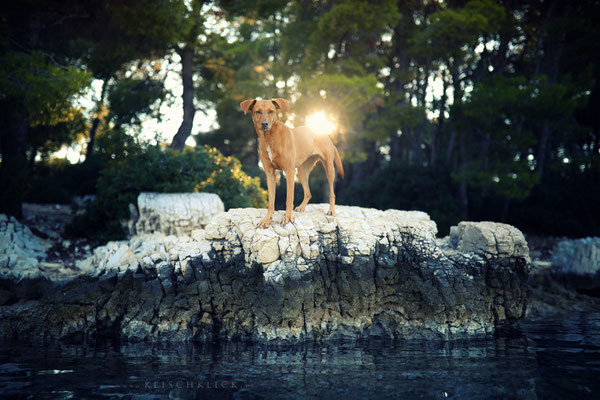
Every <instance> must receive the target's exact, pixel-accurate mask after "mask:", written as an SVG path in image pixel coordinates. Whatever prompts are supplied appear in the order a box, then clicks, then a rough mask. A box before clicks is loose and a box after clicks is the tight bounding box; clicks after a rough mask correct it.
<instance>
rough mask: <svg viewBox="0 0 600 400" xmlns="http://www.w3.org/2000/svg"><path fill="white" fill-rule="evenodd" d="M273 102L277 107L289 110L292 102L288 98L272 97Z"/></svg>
mask: <svg viewBox="0 0 600 400" xmlns="http://www.w3.org/2000/svg"><path fill="white" fill-rule="evenodd" d="M271 102H272V103H273V104H275V108H277V109H280V110H281V111H289V109H290V103H289V102H288V101H287V100H286V99H282V98H279V99H271Z"/></svg>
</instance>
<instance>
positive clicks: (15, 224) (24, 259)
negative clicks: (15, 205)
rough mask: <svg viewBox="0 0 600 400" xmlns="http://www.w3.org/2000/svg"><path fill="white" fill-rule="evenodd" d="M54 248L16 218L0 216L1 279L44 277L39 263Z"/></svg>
mask: <svg viewBox="0 0 600 400" xmlns="http://www.w3.org/2000/svg"><path fill="white" fill-rule="evenodd" d="M50 247H52V243H51V242H50V241H49V240H44V239H42V238H40V237H38V236H36V235H34V234H33V233H32V232H31V229H29V228H28V227H27V226H26V225H23V224H22V223H20V222H19V221H17V220H16V219H15V218H14V217H7V216H6V215H4V214H0V279H10V280H20V279H23V278H28V279H35V278H40V277H43V276H44V274H43V272H42V271H41V270H40V269H39V267H38V263H39V261H40V260H42V259H44V258H46V252H47V251H48V249H50Z"/></svg>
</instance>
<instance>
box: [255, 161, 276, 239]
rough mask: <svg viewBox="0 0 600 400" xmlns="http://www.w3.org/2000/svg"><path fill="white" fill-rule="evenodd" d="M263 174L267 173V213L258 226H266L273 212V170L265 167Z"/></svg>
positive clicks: (269, 222)
mask: <svg viewBox="0 0 600 400" xmlns="http://www.w3.org/2000/svg"><path fill="white" fill-rule="evenodd" d="M265 174H266V175H267V192H268V198H269V207H268V208H267V215H266V216H265V217H264V218H263V219H262V220H261V221H260V222H259V223H258V227H259V228H266V227H268V226H269V225H270V224H271V219H272V218H273V213H274V212H275V170H274V169H273V168H265Z"/></svg>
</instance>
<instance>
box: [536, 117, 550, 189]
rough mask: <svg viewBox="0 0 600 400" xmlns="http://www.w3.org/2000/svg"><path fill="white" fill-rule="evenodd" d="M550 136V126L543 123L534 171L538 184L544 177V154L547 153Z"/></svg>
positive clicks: (545, 122)
mask: <svg viewBox="0 0 600 400" xmlns="http://www.w3.org/2000/svg"><path fill="white" fill-rule="evenodd" d="M551 134H552V130H551V129H550V124H549V123H548V122H547V121H544V122H543V123H542V129H541V132H540V142H539V145H538V148H537V155H536V169H537V173H538V176H539V177H540V182H541V181H542V178H543V176H544V168H545V167H546V154H547V153H548V142H549V141H550V135H551Z"/></svg>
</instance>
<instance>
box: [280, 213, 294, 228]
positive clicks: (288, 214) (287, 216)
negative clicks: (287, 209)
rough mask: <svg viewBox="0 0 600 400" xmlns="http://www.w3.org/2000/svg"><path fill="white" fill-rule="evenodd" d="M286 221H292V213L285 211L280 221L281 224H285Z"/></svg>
mask: <svg viewBox="0 0 600 400" xmlns="http://www.w3.org/2000/svg"><path fill="white" fill-rule="evenodd" d="M288 222H294V214H292V213H285V216H284V217H283V221H281V225H286V224H287V223H288Z"/></svg>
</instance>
